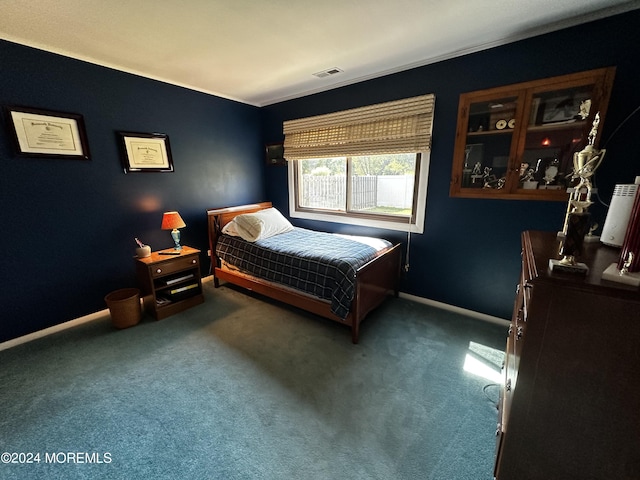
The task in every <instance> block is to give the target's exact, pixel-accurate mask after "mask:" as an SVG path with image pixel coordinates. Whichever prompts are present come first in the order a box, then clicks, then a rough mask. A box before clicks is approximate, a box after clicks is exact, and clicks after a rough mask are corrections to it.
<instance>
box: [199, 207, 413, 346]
mask: <svg viewBox="0 0 640 480" xmlns="http://www.w3.org/2000/svg"><path fill="white" fill-rule="evenodd" d="M270 207H271V202H262V203H254V204H251V205H240V206H237V207H226V208H213V209H209V210H207V217H208V221H207V224H208V230H209V249H210V252H211V270H212V273H213V281H214V286H215V287H216V288H218V287H219V286H220V280H225V281H227V282H229V283H232V284H234V285H238V286H240V287H243V288H246V289H248V290H252V291H254V292H256V293H259V294H261V295H265V296H267V297H270V298H273V299H274V300H278V301H281V302H284V303H287V304H289V305H293V306H295V307H298V308H301V309H303V310H306V311H308V312H311V313H314V314H316V315H320V316H322V317H325V318H328V319H331V320H334V321H336V322H339V323H341V324H343V325H347V326H349V327H351V339H352V341H353V343H358V338H359V333H360V322H362V320H363V319H364V318H365V317H366V315H367V314H368V313H369V312H371V311H372V310H373V309H374V308H376V307H377V306H378V305H380V304H381V303H382V302H383V301H384V300H385V298H386V297H387V295H390V294H393V295H395V296H398V284H399V280H400V266H401V259H402V251H401V247H400V244H397V245H394V246H392V247H389V248H388V249H387V250H385V251H384V252H383V253H381V254H380V255H378V256H377V257H376V258H374V259H373V260H371V261H369V262H368V263H366V264H365V265H363V266H362V267H360V268H359V269H358V270H357V272H356V287H355V296H354V299H353V302H352V303H351V309H350V312H349V314H348V315H347V318H345V319H342V318H340V317H338V316H337V315H335V314H334V313H332V312H331V302H329V301H328V300H321V299H318V298H315V297H313V296H311V295H309V294H306V293H303V292H297V291H295V290H293V289H291V288H290V287H286V286H283V285H279V284H276V283H273V282H270V281H267V280H262V279H260V278H258V277H254V276H252V275H249V274H245V273H239V272H233V271H230V270H228V269H224V270H223V269H222V268H221V263H220V259H219V258H218V256H217V255H216V244H217V241H218V237H219V236H220V234H221V231H222V227H224V226H225V225H226V224H227V223H229V222H230V221H231V220H232V219H233V217H235V216H236V215H240V214H242V213H252V212H257V211H258V210H262V209H265V208H270Z"/></svg>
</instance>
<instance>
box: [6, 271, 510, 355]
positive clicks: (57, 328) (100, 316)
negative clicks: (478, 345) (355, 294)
mask: <svg viewBox="0 0 640 480" xmlns="http://www.w3.org/2000/svg"><path fill="white" fill-rule="evenodd" d="M211 281H213V275H207V276H205V277H202V283H206V282H211ZM399 296H400V298H404V299H406V300H410V301H412V302H416V303H422V304H424V305H429V306H431V307H436V308H440V309H442V310H448V311H450V312H454V313H460V314H462V315H466V316H468V317H472V318H477V319H479V320H483V321H485V322H489V323H495V324H498V325H504V326H509V323H510V322H509V321H508V320H504V319H502V318H498V317H493V316H491V315H486V314H484V313H479V312H474V311H473V310H467V309H465V308H460V307H456V306H453V305H449V304H447V303H442V302H437V301H435V300H429V299H428V298H424V297H418V296H415V295H410V294H408V293H402V292H400V295H399ZM107 318H109V309H108V308H105V309H104V310H100V311H99V312H95V313H90V314H89V315H85V316H84V317H80V318H76V319H74V320H69V321H68V322H64V323H59V324H58V325H54V326H52V327H49V328H45V329H43V330H38V331H37V332H33V333H29V334H28V335H23V336H22V337H18V338H14V339H12V340H7V341H6V342H2V343H0V352H1V351H3V350H8V349H10V348H13V347H17V346H18V345H22V344H23V343H28V342H31V341H32V340H37V339H39V338H42V337H46V336H48V335H52V334H54V333H58V332H62V331H63V330H67V329H69V328H72V327H77V326H78V325H82V324H84V323H89V322H93V321H94V320H105V319H107Z"/></svg>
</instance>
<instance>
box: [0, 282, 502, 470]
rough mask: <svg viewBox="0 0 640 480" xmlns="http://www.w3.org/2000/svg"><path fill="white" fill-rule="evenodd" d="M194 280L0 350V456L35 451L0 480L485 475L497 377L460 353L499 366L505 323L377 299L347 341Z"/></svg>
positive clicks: (313, 320)
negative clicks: (128, 312) (171, 308)
mask: <svg viewBox="0 0 640 480" xmlns="http://www.w3.org/2000/svg"><path fill="white" fill-rule="evenodd" d="M205 290H206V291H205V294H206V302H205V303H204V304H203V305H201V306H197V307H194V308H193V309H191V310H189V311H186V312H184V313H182V314H179V315H175V316H173V317H169V318H167V319H165V320H162V321H160V322H156V321H154V320H151V319H149V318H148V317H145V318H143V321H142V322H141V323H140V324H139V325H137V326H136V327H133V328H130V329H127V330H122V331H118V330H114V329H113V328H112V327H111V325H110V322H109V319H108V318H105V319H104V320H96V321H93V322H91V323H88V324H85V325H81V326H79V327H76V328H73V329H70V330H67V331H64V332H61V333H58V334H55V335H52V336H49V337H46V338H43V339H39V340H36V341H33V342H30V343H28V344H24V345H20V346H17V347H14V348H12V349H9V350H5V351H2V352H0V388H1V390H0V408H1V411H0V453H1V452H22V453H29V452H31V453H34V454H36V453H38V454H39V455H40V458H39V460H40V463H30V464H19V463H18V464H14V463H9V464H6V463H0V478H3V479H55V478H64V479H76V478H86V479H111V478H113V479H125V478H126V479H138V478H140V479H225V480H226V479H322V480H329V479H345V480H347V479H348V480H354V479H384V480H392V479H414V478H415V479H442V480H464V479H469V480H484V479H486V480H489V479H491V478H492V462H493V450H494V443H495V437H494V432H495V426H496V418H497V414H496V409H495V406H494V404H493V403H492V399H493V400H495V398H496V397H497V392H498V389H497V388H494V387H491V388H488V389H483V387H485V386H486V385H487V384H489V383H492V381H491V380H487V379H485V378H482V377H480V376H477V375H475V374H473V373H470V372H468V371H466V370H465V369H464V365H465V361H467V362H468V360H469V359H475V360H476V361H477V363H480V364H484V365H487V366H488V367H489V369H490V370H492V371H493V372H494V373H495V372H498V371H499V368H500V363H501V360H502V355H501V353H500V352H501V351H502V350H503V348H504V343H505V334H506V332H505V328H504V327H500V326H496V325H491V324H487V323H484V322H481V321H479V320H475V319H469V318H466V317H464V316H461V315H457V314H453V313H449V312H445V311H442V310H439V309H435V308H432V307H429V306H425V305H421V304H416V303H414V302H411V301H408V300H403V299H394V298H391V299H389V301H387V302H386V303H385V304H384V305H383V306H382V307H381V308H379V309H378V310H377V311H376V312H374V313H373V314H372V315H371V316H370V317H369V318H368V319H367V320H366V321H365V322H364V323H363V326H362V330H361V336H360V338H361V340H360V344H359V345H355V346H354V345H352V344H351V340H350V333H349V330H348V329H347V328H345V327H343V326H341V325H338V324H335V323H333V322H329V321H325V320H322V319H319V318H318V317H313V316H310V315H308V314H306V313H302V312H300V311H297V310H293V309H290V308H288V307H283V306H281V305H279V304H275V303H271V302H268V301H264V300H263V299H257V298H254V297H252V296H251V295H246V294H244V293H241V292H239V291H237V290H234V289H233V288H231V287H223V288H220V289H217V290H215V289H214V288H213V285H212V283H210V282H209V283H207V284H205ZM493 349H495V350H493ZM484 390H486V392H485V391H484ZM52 454H56V455H55V459H56V460H58V461H59V462H62V463H51V455H52ZM47 455H49V457H47ZM74 456H75V459H76V462H73V461H72V460H73V458H74ZM26 459H27V457H18V458H15V460H16V461H18V462H20V461H23V460H26ZM3 460H6V457H3ZM77 460H83V461H84V462H91V461H93V462H96V461H103V462H106V463H77Z"/></svg>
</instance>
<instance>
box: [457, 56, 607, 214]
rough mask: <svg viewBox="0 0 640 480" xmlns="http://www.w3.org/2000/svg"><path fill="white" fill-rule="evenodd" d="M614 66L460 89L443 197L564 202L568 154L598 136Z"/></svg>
mask: <svg viewBox="0 0 640 480" xmlns="http://www.w3.org/2000/svg"><path fill="white" fill-rule="evenodd" d="M614 75H615V67H609V68H601V69H597V70H590V71H586V72H580V73H574V74H570V75H563V76H560V77H552V78H546V79H543V80H536V81H530V82H525V83H518V84H514V85H508V86H504V87H498V88H491V89H488V90H480V91H476V92H469V93H464V94H462V95H460V104H459V107H458V127H457V131H456V143H455V147H454V153H453V168H452V173H451V187H450V196H452V197H471V198H504V199H510V200H559V201H560V200H561V201H566V200H567V198H568V197H567V188H570V187H571V186H572V185H575V179H572V173H573V154H574V153H575V152H579V151H580V150H582V149H583V148H584V147H585V146H586V145H587V143H588V136H589V132H590V131H591V128H592V124H593V120H594V118H595V115H596V113H598V112H599V114H600V123H599V126H598V135H597V137H596V139H595V145H596V147H599V146H600V145H599V141H600V134H601V132H602V128H603V125H604V120H605V117H606V113H607V106H608V103H609V96H610V92H611V86H612V84H613V78H614Z"/></svg>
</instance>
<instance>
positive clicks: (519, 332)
mask: <svg viewBox="0 0 640 480" xmlns="http://www.w3.org/2000/svg"><path fill="white" fill-rule="evenodd" d="M523 334H524V330H523V329H522V327H518V329H517V330H516V340H520V339H521V338H522V335H523Z"/></svg>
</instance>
